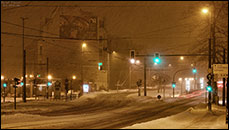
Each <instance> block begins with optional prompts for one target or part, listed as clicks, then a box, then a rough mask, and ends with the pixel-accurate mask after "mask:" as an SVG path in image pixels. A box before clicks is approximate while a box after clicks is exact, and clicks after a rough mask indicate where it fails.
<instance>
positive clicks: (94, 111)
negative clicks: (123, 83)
mask: <svg viewBox="0 0 229 130" xmlns="http://www.w3.org/2000/svg"><path fill="white" fill-rule="evenodd" d="M166 92H167V94H166V95H165V96H166V98H165V99H163V100H161V101H160V102H159V101H158V99H156V97H157V95H158V94H160V95H161V96H162V97H163V93H158V92H157V91H150V90H149V91H147V96H146V97H145V96H143V92H142V96H141V97H139V96H137V95H138V94H137V91H136V90H119V91H118V93H119V94H121V95H120V97H117V96H114V94H116V93H117V91H116V90H113V91H109V92H107V91H102V92H92V93H88V94H84V95H83V96H82V97H80V98H79V99H76V100H72V101H68V102H65V101H63V100H57V101H52V100H42V101H30V102H27V103H23V102H19V103H17V110H14V109H13V106H12V103H5V104H3V103H2V106H1V113H2V115H1V128H2V129H4V128H27V129H33V128H41V129H44V128H74V126H76V125H77V126H80V128H84V127H85V128H87V126H85V125H86V124H90V123H91V122H92V123H91V124H92V125H93V127H92V128H100V126H101V124H97V122H95V119H96V120H97V121H99V120H101V121H100V123H103V121H104V120H107V121H109V120H112V119H113V120H116V119H118V120H121V121H122V120H123V121H128V120H129V119H130V118H128V117H127V118H124V117H122V116H120V114H121V115H122V114H124V113H125V114H127V115H126V116H130V115H132V114H131V111H132V110H133V112H135V111H139V110H142V109H143V110H144V109H146V110H150V109H151V108H152V110H155V108H157V106H160V105H161V106H162V107H163V108H164V107H165V105H166V103H171V104H170V105H172V103H173V102H174V101H176V100H179V99H185V98H186V99H188V98H190V97H192V96H193V95H195V96H198V95H200V94H201V93H203V92H202V91H197V92H195V93H191V94H188V95H183V96H181V95H179V94H178V95H177V96H176V98H171V94H172V91H171V90H167V91H166ZM124 93H127V96H126V95H125V94H124ZM122 94H124V95H125V99H124V98H123V96H122ZM108 97H109V99H107V98H108ZM182 102H183V101H181V102H180V104H181V103H182ZM98 104H99V105H102V106H99V107H98ZM126 104H130V105H126ZM103 105H104V108H103ZM163 105H164V106H163ZM107 106H108V107H107ZM110 106H112V107H111V109H110ZM113 106H115V107H113ZM174 106H176V105H174ZM106 107H107V108H106ZM116 107H117V109H116ZM72 108H73V109H77V110H72ZM84 108H85V109H87V110H85V111H86V112H83V111H84ZM68 109H70V110H69V111H70V112H74V114H69V113H68V112H69V111H68ZM78 109H79V112H78V114H76V113H75V111H78ZM53 111H54V112H53ZM55 111H57V112H61V113H66V112H67V113H68V114H67V115H65V114H63V115H61V116H44V115H45V114H44V115H42V113H43V112H45V113H47V114H46V115H48V114H49V113H50V114H51V115H52V114H54V115H56V114H55ZM225 111H226V110H225V107H220V106H215V105H213V112H208V111H207V109H206V106H205V105H204V104H199V105H198V106H196V107H194V108H190V109H188V110H186V111H184V112H182V113H178V114H176V115H172V116H168V117H165V118H159V119H156V120H152V121H149V122H145V123H140V124H134V125H132V126H129V127H124V129H126V128H128V129H129V128H130V129H140V128H142V129H156V128H158V129H160V128H165V129H166V128H178V129H186V128H215V129H217V128H220V129H226V128H227V125H226V124H225ZM87 112H88V113H87ZM152 112H154V111H152ZM40 113H41V115H40ZM129 113H130V114H129ZM128 114H129V115H128ZM136 114H137V113H136ZM138 114H139V113H138ZM139 115H141V113H140V114H139ZM106 118H107V119H106ZM104 123H105V122H104ZM113 123H115V121H113ZM97 125H98V126H97ZM99 125H100V126H99ZM106 125H110V124H109V122H108V123H107V124H106V123H105V124H104V127H105V126H106ZM67 126H68V127H67Z"/></svg>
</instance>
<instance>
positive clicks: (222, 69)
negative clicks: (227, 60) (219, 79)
mask: <svg viewBox="0 0 229 130" xmlns="http://www.w3.org/2000/svg"><path fill="white" fill-rule="evenodd" d="M213 73H214V74H228V64H213Z"/></svg>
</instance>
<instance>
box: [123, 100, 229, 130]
mask: <svg viewBox="0 0 229 130" xmlns="http://www.w3.org/2000/svg"><path fill="white" fill-rule="evenodd" d="M212 110H213V111H212V112H209V111H208V110H207V105H206V104H203V103H200V104H198V105H197V106H196V107H191V108H189V109H188V110H186V111H184V112H182V113H179V114H176V115H173V116H169V117H166V118H160V119H157V120H153V121H149V122H145V123H139V124H135V125H132V126H129V127H125V128H123V129H168V128H169V129H227V128H228V126H227V124H226V123H225V120H226V119H225V118H226V114H225V111H226V110H225V107H222V106H216V105H213V106H212Z"/></svg>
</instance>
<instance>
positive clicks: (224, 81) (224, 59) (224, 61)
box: [223, 48, 226, 106]
mask: <svg viewBox="0 0 229 130" xmlns="http://www.w3.org/2000/svg"><path fill="white" fill-rule="evenodd" d="M223 64H226V50H225V48H223ZM225 83H226V79H225V78H223V106H225Z"/></svg>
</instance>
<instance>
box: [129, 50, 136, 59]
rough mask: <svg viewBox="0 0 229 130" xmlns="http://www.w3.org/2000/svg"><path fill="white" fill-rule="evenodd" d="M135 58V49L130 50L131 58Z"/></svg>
mask: <svg viewBox="0 0 229 130" xmlns="http://www.w3.org/2000/svg"><path fill="white" fill-rule="evenodd" d="M134 58H135V50H130V59H134Z"/></svg>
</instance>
